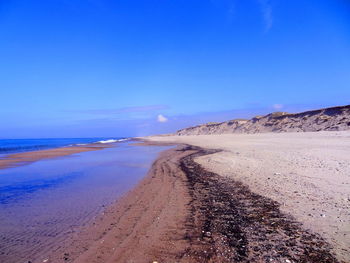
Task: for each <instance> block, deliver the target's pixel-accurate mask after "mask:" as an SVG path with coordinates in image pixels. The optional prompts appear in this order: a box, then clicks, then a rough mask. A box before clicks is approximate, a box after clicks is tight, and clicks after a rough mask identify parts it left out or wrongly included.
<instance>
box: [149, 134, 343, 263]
mask: <svg viewBox="0 0 350 263" xmlns="http://www.w3.org/2000/svg"><path fill="white" fill-rule="evenodd" d="M147 140H149V141H155V142H171V143H184V144H189V145H195V146H199V147H203V148H207V149H219V150H223V151H221V152H217V153H215V154H211V155H204V156H201V157H198V158H196V159H195V161H196V162H197V163H199V164H200V165H201V166H202V167H203V168H205V169H206V170H208V171H212V172H215V173H217V174H219V175H221V176H223V177H227V178H231V179H233V180H235V181H238V182H242V183H243V184H244V185H246V186H248V187H249V189H250V190H251V191H253V192H254V193H257V194H259V195H261V196H265V197H268V198H270V199H272V200H275V201H277V202H278V203H279V204H281V211H282V212H284V213H287V214H289V215H291V216H292V217H293V218H295V219H296V220H297V221H298V222H301V223H302V224H303V227H304V228H305V229H310V230H311V231H312V232H314V233H318V234H320V235H321V236H322V237H323V238H325V240H327V241H328V242H329V243H330V244H331V246H333V252H334V253H335V254H336V255H337V257H338V258H339V259H340V260H344V261H346V262H349V261H350V249H349V247H350V132H349V131H346V132H310V133H283V134H277V133H265V134H225V135H199V136H153V137H147Z"/></svg>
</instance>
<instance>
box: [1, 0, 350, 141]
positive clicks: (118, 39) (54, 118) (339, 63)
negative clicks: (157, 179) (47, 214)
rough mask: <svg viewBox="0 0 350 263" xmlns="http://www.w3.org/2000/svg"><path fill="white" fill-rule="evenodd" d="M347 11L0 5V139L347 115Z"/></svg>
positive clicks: (97, 3)
mask: <svg viewBox="0 0 350 263" xmlns="http://www.w3.org/2000/svg"><path fill="white" fill-rule="evenodd" d="M349 84H350V3H349V1H346V0H329V1H325V0H317V1H316V0H315V1H312V0H310V1H302V0H294V1H282V0H198V1H193V0H176V1H175V0H162V1H160V0H158V1H156V0H154V1H151V0H149V1H143V0H140V1H137V0H135V1H127V0H118V1H107V0H85V1H83V0H80V1H79V0H50V1H35V0H31V1H27V0H2V1H0V98H1V103H0V118H1V126H0V138H29V137H30V138H35V137H91V136H135V135H146V134H152V133H163V132H171V131H175V130H176V129H179V128H182V127H185V126H188V125H194V124H199V123H201V122H207V121H223V120H226V119H233V118H237V117H252V116H253V115H256V114H265V113H268V112H271V111H276V110H278V111H281V110H283V111H292V112H293V111H302V110H306V109H313V108H319V107H325V106H333V105H343V104H350V86H349Z"/></svg>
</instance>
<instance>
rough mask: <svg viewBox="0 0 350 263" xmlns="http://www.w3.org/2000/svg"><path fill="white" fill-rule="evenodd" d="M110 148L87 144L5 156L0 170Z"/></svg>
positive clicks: (104, 145) (0, 164)
mask: <svg viewBox="0 0 350 263" xmlns="http://www.w3.org/2000/svg"><path fill="white" fill-rule="evenodd" d="M108 147H110V145H108V144H89V145H87V146H71V147H60V148H55V149H49V150H39V151H31V152H23V153H15V154H9V155H5V156H4V158H3V159H0V169H4V168H9V167H16V166H19V165H23V164H28V163H32V162H35V161H39V160H42V159H49V158H57V157H61V156H67V155H71V154H75V153H81V152H88V151H97V150H102V149H105V148H108Z"/></svg>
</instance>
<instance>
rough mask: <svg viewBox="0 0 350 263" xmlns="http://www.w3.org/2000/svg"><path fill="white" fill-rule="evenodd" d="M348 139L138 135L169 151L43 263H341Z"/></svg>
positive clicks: (334, 135) (345, 255) (345, 250)
mask: <svg viewBox="0 0 350 263" xmlns="http://www.w3.org/2000/svg"><path fill="white" fill-rule="evenodd" d="M349 138H350V132H318V133H287V134H271V133H270V134H255V135H233V134H231V135H207V136H159V137H157V136H152V137H147V138H142V139H143V140H144V141H145V143H146V144H156V145H159V144H164V143H165V144H167V145H169V144H174V145H178V146H177V148H175V149H171V150H167V151H165V152H163V153H162V154H161V155H160V157H159V158H158V159H157V160H156V161H155V162H154V164H153V166H152V168H151V170H150V171H149V174H148V175H147V176H146V177H145V178H144V180H143V181H142V182H141V183H140V184H139V185H138V186H137V187H136V188H135V189H133V190H132V191H130V192H129V193H128V194H126V195H125V196H124V198H122V199H121V200H119V201H118V202H116V203H115V204H114V205H112V206H111V207H109V208H107V209H106V211H105V212H104V214H103V215H101V216H100V217H99V218H98V219H97V220H96V221H95V223H93V224H92V225H91V226H88V227H86V228H85V229H83V230H82V231H81V233H80V234H78V235H77V236H75V237H72V238H71V239H70V240H69V241H67V243H66V244H62V247H61V248H60V249H58V250H56V251H55V253H53V254H52V255H50V257H49V260H50V261H48V262H63V261H65V262H101V263H102V262H109V261H111V262H155V261H156V262H187V263H189V262H262V261H263V262H265V261H266V260H269V262H349V259H350V251H349V246H348V245H349V243H348V240H349V239H348V238H349V234H350V233H349V229H350V228H349V222H350V218H349V214H348V213H347V211H349V208H350V199H349V198H350V196H349V195H350V193H349V185H350V178H349V176H348V174H350V173H349V172H350V167H349V165H348V164H349V163H350V159H349V158H350V155H349V147H350V139H349ZM139 144H142V143H139ZM140 147H142V146H140Z"/></svg>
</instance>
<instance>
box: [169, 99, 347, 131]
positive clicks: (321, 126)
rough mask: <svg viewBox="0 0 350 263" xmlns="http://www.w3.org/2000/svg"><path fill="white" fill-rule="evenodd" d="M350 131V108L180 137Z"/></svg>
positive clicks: (225, 125) (213, 127)
mask: <svg viewBox="0 0 350 263" xmlns="http://www.w3.org/2000/svg"><path fill="white" fill-rule="evenodd" d="M349 129H350V105H347V106H338V107H332V108H325V109H318V110H312V111H305V112H301V113H287V112H274V113H271V114H268V115H266V116H256V117H254V118H252V119H251V120H245V119H234V120H230V121H225V122H220V123H207V124H203V125H198V126H194V127H189V128H185V129H182V130H179V131H177V132H176V134H177V135H205V134H227V133H264V132H310V131H343V130H349Z"/></svg>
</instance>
